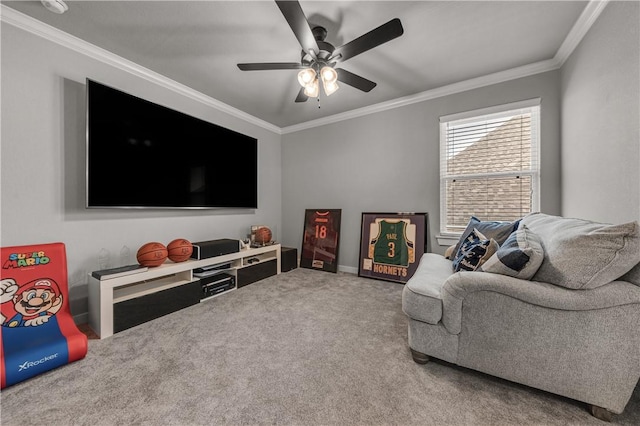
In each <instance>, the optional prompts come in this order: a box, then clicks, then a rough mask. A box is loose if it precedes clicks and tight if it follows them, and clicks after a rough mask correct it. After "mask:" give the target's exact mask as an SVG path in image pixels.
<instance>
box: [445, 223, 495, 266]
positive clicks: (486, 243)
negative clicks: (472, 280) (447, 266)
mask: <svg viewBox="0 0 640 426" xmlns="http://www.w3.org/2000/svg"><path fill="white" fill-rule="evenodd" d="M498 248H499V246H498V243H496V241H495V240H494V239H493V238H490V239H487V238H486V237H485V236H484V235H482V234H481V233H480V231H478V230H477V229H475V228H474V229H473V230H472V231H471V233H470V234H469V236H468V237H467V239H466V240H465V241H463V242H462V244H461V245H460V248H459V249H458V252H457V253H456V256H455V258H454V259H453V270H454V271H455V272H458V271H475V270H476V269H477V268H478V267H480V266H481V265H482V264H483V263H484V262H485V261H486V260H487V259H489V258H490V257H491V256H493V254H494V253H495V252H496V250H498Z"/></svg>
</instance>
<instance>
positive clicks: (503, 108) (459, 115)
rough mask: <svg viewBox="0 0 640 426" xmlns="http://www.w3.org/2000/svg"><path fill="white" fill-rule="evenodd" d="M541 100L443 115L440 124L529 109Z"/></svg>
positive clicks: (536, 99)
mask: <svg viewBox="0 0 640 426" xmlns="http://www.w3.org/2000/svg"><path fill="white" fill-rule="evenodd" d="M541 101H542V99H541V98H533V99H526V100H523V101H516V102H511V103H508V104H502V105H494V106H490V107H486V108H479V109H474V110H471V111H464V112H457V113H455V114H449V115H443V116H442V117H440V123H444V122H449V121H457V120H463V119H465V118H470V117H474V118H476V119H477V118H478V117H479V116H484V115H491V114H498V113H501V112H505V111H513V110H516V109H522V108H531V107H534V106H538V105H540V104H541Z"/></svg>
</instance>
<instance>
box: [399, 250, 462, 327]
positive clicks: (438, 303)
mask: <svg viewBox="0 0 640 426" xmlns="http://www.w3.org/2000/svg"><path fill="white" fill-rule="evenodd" d="M452 274H453V270H452V269H451V261H450V260H447V259H445V258H444V256H442V255H439V254H436V253H425V254H423V255H422V258H421V259H420V264H419V265H418V269H416V272H415V273H414V274H413V276H412V277H411V278H409V280H408V281H407V283H406V285H405V286H404V289H403V290H402V310H403V311H404V313H405V314H407V316H409V317H410V318H413V319H415V320H418V321H422V322H426V323H429V324H437V323H438V322H439V321H440V319H441V318H442V300H441V297H440V291H441V289H442V286H443V284H444V282H445V281H446V280H447V278H449V277H450V276H451V275H452Z"/></svg>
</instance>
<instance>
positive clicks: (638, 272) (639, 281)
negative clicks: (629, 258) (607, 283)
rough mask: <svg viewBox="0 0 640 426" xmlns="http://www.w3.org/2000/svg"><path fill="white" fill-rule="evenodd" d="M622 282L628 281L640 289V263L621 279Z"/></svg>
mask: <svg viewBox="0 0 640 426" xmlns="http://www.w3.org/2000/svg"><path fill="white" fill-rule="evenodd" d="M620 281H626V282H629V283H631V284H635V285H637V286H638V287H640V263H638V264H637V265H636V266H634V267H633V268H631V270H630V271H629V272H627V273H626V274H624V275H623V276H622V277H620Z"/></svg>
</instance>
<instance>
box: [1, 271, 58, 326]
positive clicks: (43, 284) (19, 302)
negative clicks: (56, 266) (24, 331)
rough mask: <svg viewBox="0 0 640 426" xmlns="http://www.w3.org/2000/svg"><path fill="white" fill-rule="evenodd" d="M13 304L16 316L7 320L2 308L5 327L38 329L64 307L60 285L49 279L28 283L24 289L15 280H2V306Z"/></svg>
mask: <svg viewBox="0 0 640 426" xmlns="http://www.w3.org/2000/svg"><path fill="white" fill-rule="evenodd" d="M5 303H11V304H13V309H14V310H15V311H16V314H15V315H14V316H12V317H11V318H8V319H7V318H6V317H5V315H4V312H6V309H5V307H4V306H3V307H2V313H1V314H0V321H2V326H3V327H11V328H13V327H36V326H39V325H42V324H44V323H46V322H48V321H49V318H50V317H52V316H54V315H55V314H56V313H57V312H58V311H59V310H60V308H61V307H62V295H61V294H60V289H59V288H58V284H57V283H56V282H55V281H54V280H52V279H49V278H40V279H36V280H33V281H31V282H28V283H27V284H25V285H23V286H22V287H18V284H17V283H16V281H15V280H14V279H13V278H5V279H3V280H0V304H3V305H4V304H5Z"/></svg>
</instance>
